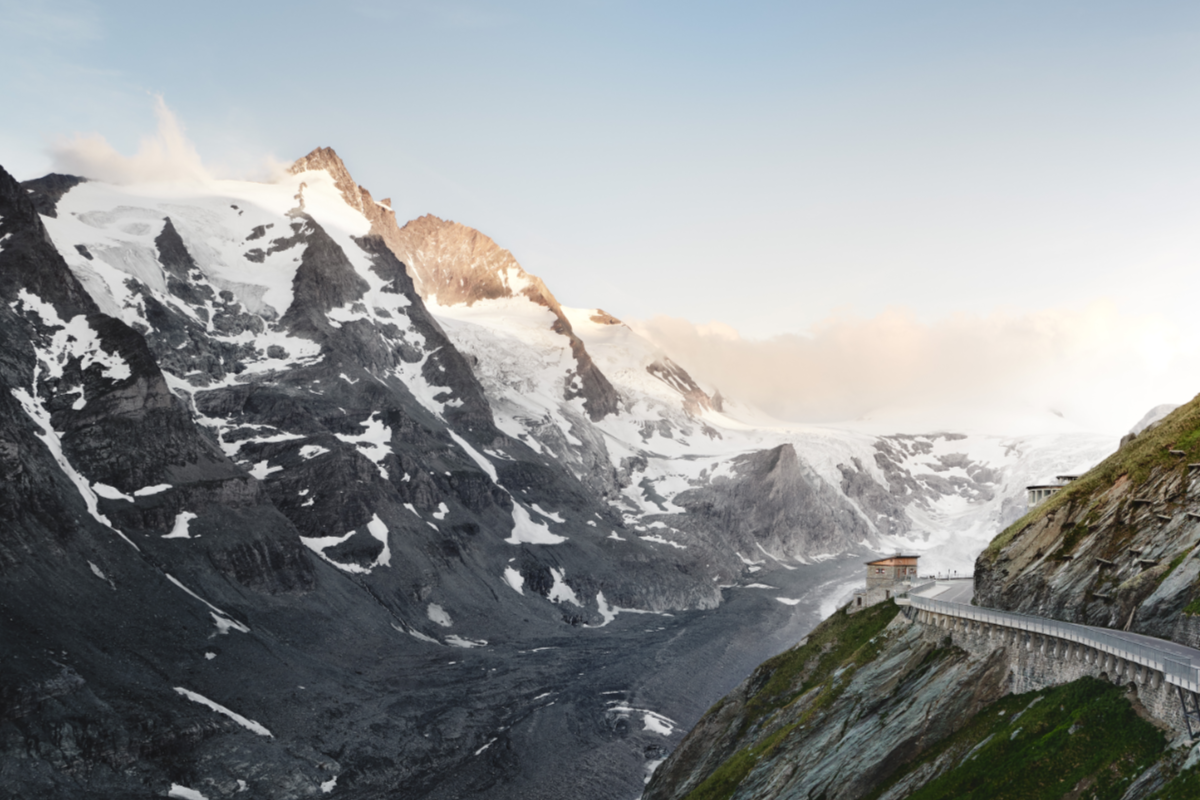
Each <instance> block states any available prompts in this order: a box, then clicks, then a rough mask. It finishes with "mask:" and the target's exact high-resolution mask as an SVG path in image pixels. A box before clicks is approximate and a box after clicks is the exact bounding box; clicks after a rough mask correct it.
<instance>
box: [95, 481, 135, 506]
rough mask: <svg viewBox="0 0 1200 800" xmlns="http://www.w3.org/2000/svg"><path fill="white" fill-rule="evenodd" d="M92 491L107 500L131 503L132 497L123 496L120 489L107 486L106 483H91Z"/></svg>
mask: <svg viewBox="0 0 1200 800" xmlns="http://www.w3.org/2000/svg"><path fill="white" fill-rule="evenodd" d="M92 490H93V491H95V492H96V494H98V495H100V496H101V497H103V498H105V499H107V500H126V501H128V502H130V503H132V502H133V498H132V497H130V496H129V495H127V494H125V493H124V492H122V491H121V490H120V489H117V488H115V487H112V486H109V485H108V484H107V483H93V484H92Z"/></svg>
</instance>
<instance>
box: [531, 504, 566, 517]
mask: <svg viewBox="0 0 1200 800" xmlns="http://www.w3.org/2000/svg"><path fill="white" fill-rule="evenodd" d="M529 507H530V508H532V509H533V510H534V511H536V512H537V513H539V514H541V515H542V516H543V517H545V518H546V519H548V520H550V521H551V522H566V520H565V519H563V518H562V515H561V514H558V513H556V512H553V511H545V510H543V509H542V507H541V506H539V505H538V504H537V503H530V504H529Z"/></svg>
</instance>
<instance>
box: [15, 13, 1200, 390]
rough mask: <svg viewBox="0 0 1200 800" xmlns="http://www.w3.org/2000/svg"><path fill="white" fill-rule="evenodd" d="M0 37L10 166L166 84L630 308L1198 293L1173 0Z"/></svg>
mask: <svg viewBox="0 0 1200 800" xmlns="http://www.w3.org/2000/svg"><path fill="white" fill-rule="evenodd" d="M0 34H2V35H3V42H4V45H3V47H0V74H2V75H3V77H2V78H0V98H2V101H3V107H4V109H5V114H4V122H3V124H0V164H3V165H4V166H5V167H6V168H8V169H9V170H10V171H13V172H15V173H16V174H17V175H18V177H21V178H27V177H33V176H34V175H36V174H40V173H42V172H45V171H47V170H48V169H49V168H50V166H51V162H50V157H49V155H48V148H49V146H50V145H51V144H52V143H53V142H54V141H55V139H56V138H59V137H64V136H72V135H74V134H77V133H83V134H88V133H99V134H101V135H103V136H104V137H106V138H107V139H108V141H109V142H110V143H112V145H113V146H114V147H116V148H117V149H118V150H120V151H121V152H125V153H132V152H133V151H134V150H136V148H137V145H138V141H139V139H140V138H141V137H142V136H145V135H147V134H149V133H152V132H153V130H154V125H155V122H154V105H153V101H152V99H151V97H150V95H151V94H161V95H162V96H163V98H164V99H165V101H166V103H167V105H168V106H169V107H170V108H171V109H172V110H173V111H174V112H175V114H176V116H177V117H178V118H179V120H180V121H181V122H182V123H183V125H184V126H185V127H186V130H187V134H188V136H189V137H190V139H191V140H192V141H193V142H194V144H195V146H196V149H197V150H198V151H199V153H200V154H201V156H202V157H203V158H204V160H205V161H206V163H208V164H210V165H219V166H223V167H224V168H226V169H231V170H234V171H243V172H245V171H252V170H254V169H257V168H258V167H259V165H260V164H261V163H262V161H263V159H264V157H266V156H267V155H271V156H274V157H275V158H277V159H284V160H290V159H292V158H295V157H297V156H299V155H302V154H303V153H305V152H307V151H308V150H309V149H311V148H312V147H315V146H317V145H329V146H332V147H334V148H335V149H337V151H338V152H339V153H340V154H341V155H342V156H343V158H344V159H345V161H346V162H347V164H348V166H349V167H350V170H351V172H352V174H354V175H355V177H356V178H358V180H359V181H360V182H361V183H363V184H364V185H365V186H367V187H368V188H369V189H371V191H372V192H373V193H374V194H375V195H376V196H377V197H383V196H391V197H392V198H393V200H394V202H395V205H396V207H397V209H398V213H399V215H401V216H402V217H411V216H416V215H419V214H422V213H426V212H430V213H434V214H438V215H440V216H443V217H448V218H452V219H455V220H458V221H460V222H463V223H466V224H468V225H472V226H474V227H476V228H479V229H480V230H482V231H483V232H485V233H487V234H488V235H490V236H492V237H493V238H494V239H496V240H497V241H498V242H499V243H500V244H501V245H502V246H505V247H508V248H509V249H511V250H512V251H513V252H514V254H515V255H516V256H517V258H518V260H520V261H521V262H522V264H523V265H524V266H525V267H526V268H527V269H528V270H529V271H531V272H533V273H535V274H539V275H541V276H542V277H543V278H544V279H545V280H546V282H547V284H548V285H549V286H550V287H551V289H552V290H553V291H554V292H555V293H556V294H557V295H558V296H559V298H560V299H561V300H562V301H563V302H564V303H566V304H568V305H575V306H600V307H604V308H605V309H607V310H609V311H610V312H611V313H614V314H616V315H618V316H622V317H629V318H635V319H647V318H650V317H652V316H654V315H658V314H663V315H668V316H672V317H679V318H685V319H688V320H691V321H692V322H695V323H707V322H710V321H716V322H721V323H724V324H728V325H732V326H733V327H735V328H737V329H738V330H740V331H741V332H742V334H744V335H746V336H752V337H765V336H770V335H775V334H786V333H805V332H806V331H809V330H810V328H811V326H813V325H814V324H816V323H819V322H820V321H821V320H824V319H827V318H828V317H829V316H830V315H831V314H835V313H838V314H842V315H845V314H852V315H855V316H857V317H859V318H873V317H875V316H876V315H878V314H880V313H881V312H883V311H884V310H885V309H887V308H889V307H899V308H902V309H905V310H906V311H907V313H910V314H911V315H912V316H913V317H914V318H915V319H917V320H919V321H922V322H927V323H931V324H933V323H936V322H937V321H938V320H944V319H945V318H947V317H948V316H950V315H953V314H956V313H957V314H963V313H966V314H977V315H984V314H989V313H992V312H995V311H997V310H998V309H999V310H1002V311H1003V312H1004V313H1006V314H1010V315H1012V314H1015V315H1020V314H1023V313H1025V312H1030V311H1034V310H1039V309H1055V308H1064V307H1068V308H1076V309H1077V308H1080V307H1082V306H1084V305H1086V304H1087V303H1089V302H1092V301H1095V300H1097V299H1101V298H1109V299H1111V300H1112V301H1113V302H1115V303H1117V304H1118V307H1119V310H1120V311H1121V312H1122V313H1127V314H1139V313H1149V312H1153V313H1155V314H1159V315H1161V316H1163V318H1164V319H1165V320H1166V321H1167V322H1171V323H1172V324H1176V325H1177V326H1178V327H1180V329H1184V328H1187V327H1188V325H1187V322H1188V316H1189V312H1190V307H1191V304H1192V301H1191V297H1192V296H1200V270H1198V269H1197V267H1198V266H1200V263H1198V262H1200V225H1198V224H1197V223H1198V222H1200V96H1198V95H1200V88H1198V87H1200V4H1198V3H1195V2H1173V3H1170V2H1153V1H1150V2H1122V3H1113V2H1097V1H1096V0H1089V1H1088V2H1054V1H1053V0H1040V1H1039V2H1012V1H1011V0H1006V2H988V3H984V2H961V1H960V2H896V1H895V0H891V1H889V2H845V3H828V2H824V3H802V2H793V3H754V2H739V3H711V2H686V3H684V2H657V3H656V2H647V3H631V2H607V1H606V0H582V1H578V2H569V1H568V2H563V1H562V0H560V1H559V2H510V3H486V2H471V0H450V1H449V2H392V3H389V2H373V1H372V0H358V2H355V1H354V0H350V1H349V2H345V3H341V4H333V3H311V2H289V3H275V2H240V3H228V2H206V3H192V4H177V3H163V2H153V3H149V2H108V3H93V2H85V1H83V0H80V1H78V2H75V1H72V2H31V1H30V0H21V1H20V2H10V0H0ZM1197 383H1198V384H1200V381H1198V382H1197ZM1197 388H1200V385H1198V386H1197Z"/></svg>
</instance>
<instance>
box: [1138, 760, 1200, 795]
mask: <svg viewBox="0 0 1200 800" xmlns="http://www.w3.org/2000/svg"><path fill="white" fill-rule="evenodd" d="M1197 797H1200V767H1192V768H1191V769H1187V770H1184V771H1183V772H1181V773H1179V774H1178V775H1176V776H1175V777H1174V778H1172V779H1171V780H1170V781H1168V782H1167V785H1166V786H1164V787H1162V788H1161V789H1159V790H1158V791H1157V792H1155V793H1154V794H1152V795H1150V800H1196V798H1197Z"/></svg>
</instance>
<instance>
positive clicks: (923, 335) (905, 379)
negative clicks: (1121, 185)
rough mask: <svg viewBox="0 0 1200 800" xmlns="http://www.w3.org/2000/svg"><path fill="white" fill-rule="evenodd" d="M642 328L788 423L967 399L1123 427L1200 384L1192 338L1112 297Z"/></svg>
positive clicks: (729, 390) (663, 322) (659, 322)
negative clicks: (766, 326) (770, 327)
mask: <svg viewBox="0 0 1200 800" xmlns="http://www.w3.org/2000/svg"><path fill="white" fill-rule="evenodd" d="M632 324H633V326H634V327H635V329H637V330H638V331H639V332H640V333H642V334H643V335H645V336H647V337H648V338H650V339H651V340H652V341H653V342H655V343H656V344H657V345H659V346H660V347H662V348H663V349H664V350H666V351H667V352H668V353H670V354H671V355H672V356H673V357H674V358H676V359H677V360H678V361H680V362H681V363H683V364H684V365H686V366H687V367H688V369H690V370H692V371H693V372H694V373H695V375H696V377H697V378H699V379H701V380H704V381H706V382H708V383H710V384H712V385H715V386H716V387H718V388H720V389H721V390H722V391H723V392H725V393H726V394H729V395H731V396H734V397H736V398H738V399H741V400H744V401H746V402H749V403H751V404H753V405H756V406H758V407H760V408H762V409H763V410H765V411H768V412H770V413H772V414H774V415H776V416H778V417H780V418H783V419H790V420H802V421H810V422H829V421H837V420H848V419H857V418H860V417H862V416H864V415H870V414H872V413H877V412H880V411H881V410H885V409H893V410H894V409H917V408H927V409H943V410H947V411H948V410H950V409H954V408H956V407H957V408H959V409H963V408H975V409H988V410H989V411H990V412H992V413H1003V412H1006V411H1007V412H1009V413H1012V414H1014V415H1016V414H1028V413H1030V412H1040V413H1048V412H1053V413H1058V414H1062V415H1064V416H1066V417H1067V418H1069V419H1072V420H1074V421H1075V422H1076V423H1078V424H1080V425H1081V426H1083V427H1087V428H1091V429H1094V430H1100V431H1105V432H1122V431H1123V430H1124V429H1125V428H1127V427H1129V426H1130V425H1132V424H1133V423H1134V422H1136V421H1137V419H1138V418H1139V417H1140V416H1141V415H1142V413H1143V412H1145V411H1146V410H1147V409H1148V408H1150V407H1151V406H1153V405H1156V404H1158V403H1162V402H1182V401H1183V400H1186V399H1188V398H1190V397H1192V396H1193V395H1194V394H1195V393H1196V392H1197V391H1198V390H1200V377H1198V376H1200V369H1198V367H1200V347H1198V346H1197V342H1196V341H1195V339H1194V337H1191V336H1190V334H1188V333H1187V332H1183V331H1179V330H1176V329H1173V328H1171V327H1169V326H1168V325H1167V324H1166V323H1165V322H1164V321H1163V320H1161V319H1159V318H1156V317H1133V316H1128V315H1123V314H1121V313H1120V312H1119V311H1118V310H1117V308H1116V307H1115V306H1114V305H1113V304H1111V303H1107V302H1097V303H1093V304H1092V305H1089V306H1087V307H1085V308H1082V309H1055V310H1046V311H1041V312H1035V313H1028V314H1015V315H1014V314H1002V313H997V314H993V315H990V316H986V317H976V316H966V315H963V316H954V317H950V318H948V319H944V320H941V321H938V322H933V323H927V322H922V321H921V320H919V319H917V318H916V317H915V316H914V315H913V314H912V313H910V312H908V311H905V310H902V309H894V310H891V311H888V312H885V313H883V314H880V315H879V316H876V317H873V318H870V319H861V318H856V317H850V316H838V317H832V318H830V319H827V320H825V321H824V322H822V323H820V324H819V325H816V326H814V327H813V328H812V329H811V330H810V331H808V332H807V334H806V335H787V336H776V337H772V338H768V339H758V340H755V339H746V338H743V337H742V336H740V335H739V334H738V332H737V331H736V330H734V329H732V328H730V327H728V326H724V325H720V324H719V323H717V324H709V325H696V324H693V323H691V322H688V321H687V320H682V319H675V318H670V317H655V318H653V319H651V320H648V321H643V322H635V323H632Z"/></svg>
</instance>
